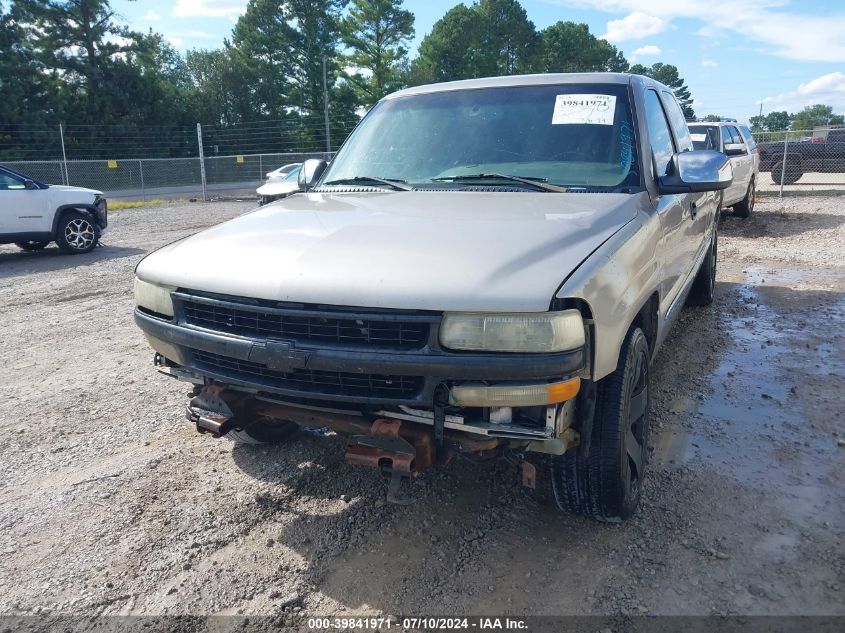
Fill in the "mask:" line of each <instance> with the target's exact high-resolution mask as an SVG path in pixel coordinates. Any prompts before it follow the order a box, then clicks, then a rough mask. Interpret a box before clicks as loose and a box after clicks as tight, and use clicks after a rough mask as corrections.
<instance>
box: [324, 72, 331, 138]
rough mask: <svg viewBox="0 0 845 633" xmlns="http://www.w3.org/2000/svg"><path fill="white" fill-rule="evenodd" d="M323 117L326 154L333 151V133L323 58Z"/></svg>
mask: <svg viewBox="0 0 845 633" xmlns="http://www.w3.org/2000/svg"><path fill="white" fill-rule="evenodd" d="M323 116H325V118H326V152H327V153H328V152H330V151H332V131H331V128H330V127H329V89H328V84H327V82H326V58H325V57H323Z"/></svg>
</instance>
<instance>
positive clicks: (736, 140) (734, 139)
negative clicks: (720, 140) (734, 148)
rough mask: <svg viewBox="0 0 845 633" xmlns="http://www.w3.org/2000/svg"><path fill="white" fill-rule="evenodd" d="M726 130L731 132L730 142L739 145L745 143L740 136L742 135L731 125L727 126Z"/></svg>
mask: <svg viewBox="0 0 845 633" xmlns="http://www.w3.org/2000/svg"><path fill="white" fill-rule="evenodd" d="M727 127H728V130H729V131H730V134H731V143H739V144H740V145H745V139H743V138H742V135H741V134H740V133H739V130H737V129H736V128H735V127H734V126H733V125H729V126H727Z"/></svg>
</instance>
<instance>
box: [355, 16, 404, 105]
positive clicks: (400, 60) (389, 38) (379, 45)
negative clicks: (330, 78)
mask: <svg viewBox="0 0 845 633" xmlns="http://www.w3.org/2000/svg"><path fill="white" fill-rule="evenodd" d="M341 34H342V37H343V43H344V44H346V46H347V47H348V48H349V49H350V50H351V51H352V52H351V53H350V54H349V55H348V56H347V61H348V63H350V64H351V65H352V66H354V67H356V68H358V69H363V70H365V71H366V73H367V74H364V73H362V72H360V71H359V72H355V73H351V74H347V75H346V76H347V78H348V79H349V81H350V83H351V84H352V87H353V89H354V91H355V93H356V94H357V96H358V100H359V101H360V102H361V103H362V104H363V105H366V106H371V105H373V104H374V103H375V102H376V101H378V100H379V99H381V98H382V97H383V96H384V95H386V94H388V93H390V92H393V91H394V90H397V89H398V88H401V87H402V85H403V83H404V81H405V80H406V79H407V77H406V76H403V75H404V73H403V70H404V69H405V66H406V64H407V59H408V48H407V47H408V42H409V40H410V39H411V38H413V37H414V14H413V13H411V12H410V11H406V10H404V9H402V0H353V1H352V5H351V6H350V8H349V13H348V15H347V16H346V18H344V19H343V21H342V22H341Z"/></svg>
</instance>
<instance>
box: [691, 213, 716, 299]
mask: <svg viewBox="0 0 845 633" xmlns="http://www.w3.org/2000/svg"><path fill="white" fill-rule="evenodd" d="M717 227H718V224H714V225H713V240H712V241H711V242H710V248H709V249H708V252H707V255H705V257H704V261H703V262H701V266H700V267H699V269H698V273H697V274H696V275H695V280H694V281H693V282H692V288H690V291H689V295H687V305H688V306H693V307H702V306H709V305H710V304H711V303H713V297H714V296H715V294H716V259H717V257H718V255H719V232H718V230H717Z"/></svg>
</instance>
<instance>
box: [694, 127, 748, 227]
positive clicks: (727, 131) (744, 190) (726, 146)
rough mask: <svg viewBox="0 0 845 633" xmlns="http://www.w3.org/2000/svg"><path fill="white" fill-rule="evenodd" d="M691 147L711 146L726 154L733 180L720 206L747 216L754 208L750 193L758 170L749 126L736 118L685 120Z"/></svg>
mask: <svg viewBox="0 0 845 633" xmlns="http://www.w3.org/2000/svg"><path fill="white" fill-rule="evenodd" d="M689 131H690V136H691V137H692V144H693V147H695V149H712V150H716V151H717V152H722V153H723V154H725V155H726V156H727V157H728V160H730V163H731V169H732V170H733V177H734V179H733V183H732V184H731V186H730V187H728V188H727V189H725V191H724V192H723V194H722V208H726V207H733V210H734V214H735V215H737V216H739V217H741V218H747V217H748V216H749V215H751V212H752V211H753V210H754V194H755V193H756V190H757V176H758V175H759V173H760V155H759V153H758V151H757V144H756V143H755V142H754V137H753V136H752V134H751V130H749V129H748V126H746V125H740V124H738V123H737V122H736V121H716V122H709V121H708V122H706V123H704V122H699V123H690V124H689Z"/></svg>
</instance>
